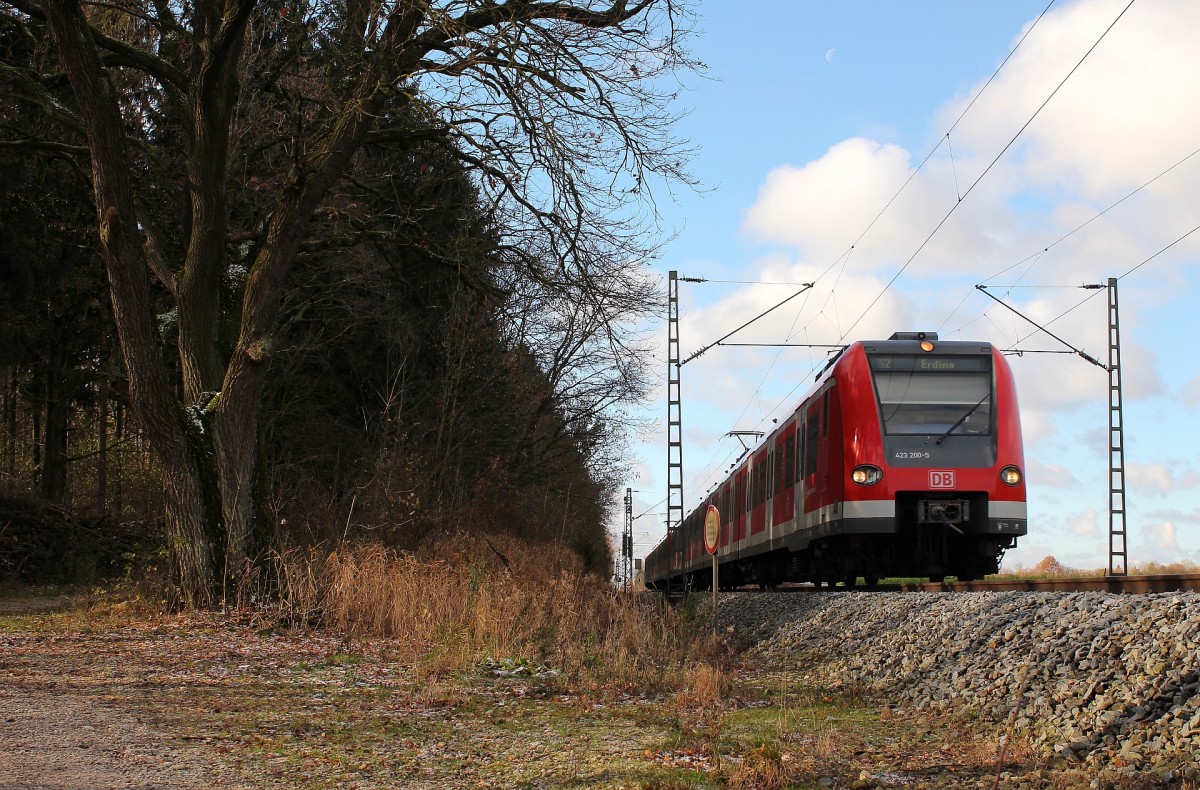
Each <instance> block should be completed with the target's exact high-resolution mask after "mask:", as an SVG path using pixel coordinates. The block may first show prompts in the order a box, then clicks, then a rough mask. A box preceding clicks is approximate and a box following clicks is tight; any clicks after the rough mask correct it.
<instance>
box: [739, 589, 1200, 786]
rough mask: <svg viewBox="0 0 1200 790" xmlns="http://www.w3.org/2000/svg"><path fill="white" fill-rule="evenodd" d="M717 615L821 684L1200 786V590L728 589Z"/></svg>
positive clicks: (778, 661) (1056, 751)
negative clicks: (952, 715) (956, 716)
mask: <svg viewBox="0 0 1200 790" xmlns="http://www.w3.org/2000/svg"><path fill="white" fill-rule="evenodd" d="M721 622H722V625H723V627H725V628H726V629H727V630H731V631H732V633H733V634H734V636H735V638H736V639H737V640H738V641H740V642H741V643H743V644H749V645H752V647H751V648H750V655H751V656H753V657H755V658H757V659H760V660H762V661H763V662H765V663H767V664H769V665H771V666H788V665H792V666H796V667H797V668H802V669H807V670H808V671H809V673H810V677H812V676H814V675H815V677H814V680H816V681H817V682H826V683H830V684H833V685H839V686H843V687H855V686H857V687H862V688H865V689H868V690H870V691H871V692H872V693H877V694H880V695H882V696H884V697H885V698H887V699H891V700H894V701H895V702H897V703H899V704H900V705H902V706H903V707H915V708H917V709H937V710H956V711H962V712H964V713H969V714H975V715H979V716H981V717H983V718H985V719H988V720H991V721H994V722H998V723H1001V724H1006V725H1008V726H1010V727H1012V728H1014V729H1016V730H1020V731H1024V732H1026V733H1028V734H1029V735H1030V736H1031V738H1032V740H1033V742H1034V743H1035V744H1037V745H1039V746H1040V748H1042V749H1043V751H1044V752H1045V753H1046V754H1047V756H1055V755H1056V756H1057V757H1058V758H1059V759H1060V760H1062V761H1065V762H1071V763H1073V762H1082V763H1084V764H1085V765H1087V764H1095V765H1096V766H1105V767H1110V768H1111V767H1116V768H1117V769H1119V770H1120V771H1121V772H1122V773H1125V774H1127V775H1129V776H1130V777H1137V776H1145V777H1146V778H1147V780H1149V779H1150V778H1154V779H1158V780H1163V779H1165V780H1168V781H1170V780H1176V781H1178V780H1180V779H1186V780H1188V781H1189V782H1191V783H1195V782H1196V781H1198V780H1200V763H1198V755H1200V595H1197V594H1195V593H1166V594H1160V595H1145V596H1133V595H1116V594H1111V593H1028V592H1005V593H990V592H979V593H864V592H828V593H813V594H776V595H770V594H763V593H733V594H729V595H727V596H725V597H724V598H722V600H721Z"/></svg>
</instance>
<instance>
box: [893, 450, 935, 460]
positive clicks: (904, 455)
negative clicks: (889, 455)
mask: <svg viewBox="0 0 1200 790" xmlns="http://www.w3.org/2000/svg"><path fill="white" fill-rule="evenodd" d="M893 457H894V458H896V459H897V460H905V459H913V458H928V457H929V453H926V452H920V451H917V450H900V451H897V452H896V453H895V454H894V456H893Z"/></svg>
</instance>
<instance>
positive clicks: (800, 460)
mask: <svg viewBox="0 0 1200 790" xmlns="http://www.w3.org/2000/svg"><path fill="white" fill-rule="evenodd" d="M803 465H804V420H803V419H799V420H796V481H797V482H799V481H801V480H803V479H804V469H803Z"/></svg>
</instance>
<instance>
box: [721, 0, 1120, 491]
mask: <svg viewBox="0 0 1200 790" xmlns="http://www.w3.org/2000/svg"><path fill="white" fill-rule="evenodd" d="M1132 4H1133V0H1130V2H1129V3H1128V4H1127V5H1126V6H1125V7H1124V8H1123V9H1122V11H1121V13H1120V14H1118V16H1117V17H1116V19H1114V20H1113V22H1112V23H1110V24H1109V26H1108V27H1107V28H1106V29H1105V31H1104V33H1103V34H1101V36H1100V37H1099V39H1097V41H1096V42H1095V43H1094V44H1092V46H1091V47H1090V48H1089V49H1088V51H1087V52H1086V53H1085V54H1084V55H1083V57H1082V58H1080V60H1079V61H1078V62H1077V63H1076V64H1075V66H1074V67H1073V68H1072V69H1071V70H1070V72H1068V74H1067V75H1066V77H1064V78H1063V80H1062V81H1060V82H1059V84H1058V85H1057V87H1055V89H1054V90H1053V91H1052V92H1051V94H1050V95H1049V96H1048V97H1047V98H1046V99H1045V101H1043V102H1042V104H1041V105H1040V106H1039V107H1038V109H1037V110H1036V111H1035V112H1034V113H1033V115H1032V116H1030V118H1029V119H1028V120H1026V121H1025V124H1024V125H1023V126H1022V127H1021V129H1020V130H1019V131H1018V132H1017V134H1016V135H1014V136H1013V138H1012V139H1011V140H1009V142H1008V144H1007V145H1006V146H1005V147H1004V149H1002V150H1001V151H1000V153H999V154H997V156H996V157H995V158H994V159H993V160H992V162H991V163H990V164H989V165H988V166H987V168H985V170H984V171H983V172H982V173H981V174H980V175H979V176H978V177H977V178H976V179H975V180H974V181H973V182H972V183H971V184H970V186H969V187H968V188H967V190H966V191H965V192H964V193H963V194H962V195H961V196H960V199H959V200H958V201H956V202H955V204H954V206H953V207H952V208H951V209H950V211H949V212H947V214H946V216H945V217H943V219H942V220H941V222H939V223H938V225H937V226H936V227H935V228H934V229H933V231H932V232H931V233H930V234H929V236H928V237H927V238H926V239H925V241H923V242H922V244H921V245H920V247H918V248H917V250H916V251H915V252H914V253H913V255H912V256H911V257H910V258H909V259H908V260H907V261H906V262H905V264H904V266H903V267H901V269H900V270H899V271H898V272H897V273H896V274H895V275H894V276H893V277H892V279H891V280H890V281H889V282H888V284H887V285H886V286H884V289H883V290H882V291H881V292H880V293H879V294H878V295H877V296H876V297H875V299H874V300H873V301H872V302H871V304H870V305H868V307H867V309H866V310H864V311H863V313H862V314H860V315H859V316H858V318H857V319H856V320H855V321H854V322H853V323H852V324H851V325H850V326H849V327H848V328H847V329H846V330H845V331H844V332H839V338H840V339H841V340H844V339H845V338H846V337H848V336H849V335H850V334H851V333H852V332H853V330H854V329H855V328H856V327H857V326H858V324H859V323H861V321H862V320H863V318H864V317H865V316H866V315H867V314H868V313H869V312H870V311H871V310H872V309H873V308H874V307H875V305H876V304H877V303H878V302H879V300H880V298H882V296H883V295H884V293H886V291H887V290H888V289H889V288H890V287H891V286H892V285H893V284H894V283H895V282H896V280H897V279H898V278H899V277H900V276H901V275H902V274H903V273H904V271H905V270H906V269H907V268H908V267H909V265H910V264H911V263H912V261H913V260H915V258H916V257H917V255H919V254H920V253H921V251H922V250H923V249H924V248H925V246H926V245H927V244H928V242H929V241H930V240H931V239H932V238H933V237H934V236H935V235H936V234H937V233H938V231H939V230H940V229H941V227H942V226H943V225H944V224H945V222H946V221H947V220H948V219H949V217H950V216H951V215H952V214H953V212H954V210H955V209H956V208H957V206H958V204H959V203H960V202H961V200H962V199H965V198H966V197H967V196H969V195H970V194H971V192H972V191H973V190H974V189H975V188H976V187H977V186H978V185H979V183H980V182H981V181H982V180H983V179H984V178H985V177H986V176H987V175H988V173H989V172H990V171H991V170H992V168H993V167H994V166H995V164H996V163H997V162H998V161H999V160H1000V159H1001V158H1002V157H1003V156H1004V155H1005V154H1006V153H1007V151H1008V150H1009V149H1010V148H1011V147H1012V145H1013V144H1014V143H1015V141H1016V140H1017V139H1018V138H1019V137H1020V135H1021V134H1022V133H1023V132H1024V131H1025V130H1026V129H1027V128H1028V127H1029V125H1030V124H1031V123H1032V122H1033V120H1034V119H1035V118H1036V117H1037V116H1038V114H1039V113H1040V112H1041V111H1042V110H1043V109H1044V108H1045V106H1046V105H1047V104H1048V103H1049V102H1050V101H1051V100H1052V99H1053V97H1054V96H1055V95H1056V94H1057V93H1058V92H1059V90H1061V88H1062V87H1063V85H1065V84H1066V83H1067V81H1068V80H1069V79H1070V78H1071V77H1072V75H1074V74H1075V72H1076V71H1077V70H1078V69H1079V67H1080V66H1081V65H1082V63H1083V62H1084V61H1085V60H1086V59H1087V57H1088V56H1089V55H1090V54H1091V53H1092V52H1093V51H1094V50H1095V48H1096V47H1097V46H1098V45H1099V44H1100V42H1101V41H1102V40H1103V39H1104V38H1105V36H1107V35H1108V33H1109V31H1111V30H1112V28H1113V27H1114V26H1115V25H1116V23H1117V21H1119V20H1120V19H1121V17H1122V16H1123V15H1124V14H1125V12H1126V11H1128V9H1129V8H1130V6H1132ZM1052 6H1053V0H1051V2H1050V3H1049V4H1047V5H1046V7H1045V8H1044V9H1043V10H1042V12H1041V14H1039V16H1038V17H1037V19H1036V20H1035V21H1034V23H1033V24H1031V25H1030V26H1029V27H1028V28H1027V29H1026V30H1025V31H1024V33H1023V35H1022V36H1021V38H1020V40H1018V42H1017V44H1016V45H1015V46H1014V47H1013V48H1012V50H1011V51H1010V52H1009V54H1008V55H1007V56H1006V57H1005V59H1004V61H1003V62H1002V63H1001V64H1000V65H999V66H998V67H997V68H996V70H995V71H994V72H993V74H992V75H991V77H989V79H988V80H987V82H986V83H985V84H984V86H983V87H982V88H981V89H980V90H979V91H977V92H976V94H975V95H974V97H973V98H972V99H971V101H970V103H969V104H968V105H967V106H966V107H965V108H964V109H963V111H962V112H961V113H960V115H959V116H958V118H957V119H956V120H955V122H954V124H953V125H952V126H951V127H950V131H953V130H954V129H955V128H956V127H957V126H958V124H959V123H960V121H961V120H962V119H963V118H964V117H965V116H966V115H967V113H968V112H969V111H970V110H971V109H972V107H973V106H974V105H975V104H976V102H977V101H978V100H979V99H980V97H981V96H982V95H983V94H984V93H985V91H986V90H987V88H988V87H989V86H990V85H991V84H992V82H993V81H994V80H995V78H996V77H997V76H998V74H999V73H1000V72H1001V71H1002V70H1003V68H1004V67H1005V66H1006V64H1007V63H1008V62H1009V61H1010V60H1011V58H1012V57H1013V56H1014V55H1015V53H1016V52H1017V50H1018V49H1019V48H1020V46H1021V45H1022V43H1023V42H1024V41H1025V40H1026V38H1027V37H1028V36H1029V35H1030V34H1031V33H1032V31H1033V30H1034V29H1035V28H1036V26H1037V24H1038V22H1040V21H1041V19H1042V18H1043V17H1044V16H1045V14H1046V13H1047V12H1048V11H1049V9H1050V8H1051V7H1052ZM950 131H948V132H947V133H946V135H945V136H944V137H943V138H942V139H941V140H939V142H938V144H937V145H936V146H934V148H933V149H932V150H931V151H930V152H929V154H927V155H926V157H925V158H924V159H923V160H922V162H921V164H920V165H918V167H917V168H916V169H915V170H914V171H913V172H912V173H911V174H910V175H909V177H908V178H907V179H906V180H905V182H904V184H902V185H901V186H900V188H899V189H898V190H897V191H896V193H895V194H894V195H893V196H892V197H891V199H889V201H888V202H887V203H886V204H885V205H884V207H883V208H882V209H881V210H880V211H879V213H878V214H876V216H875V217H874V218H873V219H872V221H871V222H870V223H869V224H868V225H867V227H866V228H865V229H864V230H863V232H862V233H861V234H860V235H859V236H858V239H856V242H855V243H856V244H857V243H858V242H859V241H861V240H862V239H863V238H865V237H866V235H867V234H868V233H869V232H870V231H871V229H872V228H873V227H874V226H875V225H876V224H877V222H878V221H879V219H880V218H881V217H882V216H883V215H884V214H886V212H887V211H888V210H889V208H890V207H891V206H892V205H893V203H894V202H895V201H896V199H898V197H899V196H900V194H902V193H903V192H904V190H905V189H906V188H907V186H908V185H909V184H910V183H911V181H912V179H913V178H914V177H915V176H916V175H917V173H918V172H920V171H921V169H922V168H923V167H925V165H926V164H927V163H928V161H929V160H930V158H931V157H932V156H933V154H934V153H936V151H937V150H938V148H940V147H941V145H942V144H943V142H947V141H948V139H949V135H950ZM1085 224H1086V223H1085ZM854 246H855V245H851V247H850V248H849V250H847V253H845V254H844V255H843V256H840V257H839V259H838V260H835V261H834V262H832V263H831V264H829V266H827V267H826V268H825V269H824V270H823V271H822V272H821V273H820V274H819V275H818V277H817V278H816V280H815V281H814V282H817V281H820V280H822V279H824V277H826V276H827V275H828V273H829V272H830V271H831V270H832V269H833V268H834V267H835V266H837V264H838V262H839V261H845V259H846V258H847V257H848V255H849V253H850V251H852V250H853V249H854ZM1010 268H1011V267H1010ZM729 282H738V281H729ZM834 307H835V309H836V305H835V306H834ZM797 317H799V316H797ZM819 318H820V316H817V317H814V320H818V319H819ZM826 319H827V320H828V316H826ZM831 323H833V322H832V321H831ZM811 324H812V321H810V322H809V323H808V324H806V325H805V326H804V327H803V328H802V329H801V330H800V331H805V332H806V331H807V328H808V327H809V326H811ZM835 328H836V329H838V330H840V327H836V326H835ZM791 336H792V334H791V333H790V334H789V340H790V337H791ZM717 344H720V345H751V344H733V343H725V342H723V341H718V343H717ZM714 345H715V344H714ZM763 345H764V346H765V345H768V344H763ZM770 345H781V346H786V345H788V344H770ZM808 345H809V346H810V347H812V346H814V345H816V344H808ZM829 345H830V346H833V347H841V346H843V345H844V343H838V344H829ZM824 361H825V360H818V361H816V362H814V363H813V364H812V368H811V370H816V369H817V368H818V367H820V366H822V365H823V363H824ZM810 372H811V371H810ZM800 386H801V384H797V385H796V387H793V388H792V390H791V391H790V392H789V393H788V394H787V395H786V396H785V398H784V401H786V400H787V399H789V398H791V397H792V395H793V394H794V393H795V391H796V389H798V388H799V387H800ZM757 395H758V390H757V389H756V392H755V396H754V397H757ZM752 401H753V398H752V399H751V402H752ZM782 403H783V401H781V402H780V404H782ZM749 405H750V404H749V403H748V404H747V407H749ZM777 408H778V405H777V406H776V407H775V408H773V409H771V410H770V412H773V411H775V410H776V409H777ZM770 412H768V414H767V416H769V414H770ZM766 418H767V417H766V416H764V417H763V418H762V419H760V421H759V424H760V425H761V424H762V421H763V420H765V419H766ZM716 455H717V453H714V459H715V457H716ZM711 473H712V472H711V471H709V472H708V474H711Z"/></svg>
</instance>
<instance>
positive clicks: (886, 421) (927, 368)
mask: <svg viewBox="0 0 1200 790" xmlns="http://www.w3.org/2000/svg"><path fill="white" fill-rule="evenodd" d="M885 362H886V364H885ZM871 372H872V374H873V375H874V378H875V390H876V394H877V395H878V397H879V407H880V416H881V417H882V419H883V426H884V431H885V432H886V433H888V434H890V435H897V434H907V435H924V436H928V435H933V434H942V433H945V432H948V431H950V430H951V429H953V432H954V433H956V434H966V435H971V436H988V435H990V434H991V432H992V372H991V357H987V356H980V357H953V358H941V357H938V358H929V357H918V358H911V357H908V356H901V355H894V356H888V357H879V358H874V357H873V358H872V359H871Z"/></svg>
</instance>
